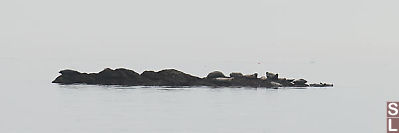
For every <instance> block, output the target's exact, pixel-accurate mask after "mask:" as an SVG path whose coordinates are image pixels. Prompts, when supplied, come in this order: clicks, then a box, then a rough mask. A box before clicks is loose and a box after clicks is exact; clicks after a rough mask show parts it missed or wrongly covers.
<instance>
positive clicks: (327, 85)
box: [309, 83, 334, 87]
mask: <svg viewBox="0 0 399 133" xmlns="http://www.w3.org/2000/svg"><path fill="white" fill-rule="evenodd" d="M309 86H310V87H333V86H334V85H333V84H327V83H319V84H309Z"/></svg>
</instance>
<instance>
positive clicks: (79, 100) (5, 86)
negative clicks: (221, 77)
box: [0, 0, 399, 133]
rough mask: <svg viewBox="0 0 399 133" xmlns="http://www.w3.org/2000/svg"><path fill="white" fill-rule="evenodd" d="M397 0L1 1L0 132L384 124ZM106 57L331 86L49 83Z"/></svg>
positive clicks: (393, 94) (325, 128) (115, 63)
mask: <svg viewBox="0 0 399 133" xmlns="http://www.w3.org/2000/svg"><path fill="white" fill-rule="evenodd" d="M398 4H399V1H398V0H379V1H377V0H374V1H373V0H333V1H320V0H301V1H298V0H278V1H277V0H276V1H271V0H245V1H244V0H201V1H199V0H198V1H187V0H168V1H165V0H145V1H144V0H143V1H128V0H125V1H123V0H112V1H104V0H95V1H94V0H68V1H54V0H34V1H32V0H12V1H11V0H2V1H0V81H1V84H2V85H1V87H0V88H1V89H0V90H1V92H0V106H1V107H0V108H1V109H0V118H1V119H0V131H1V132H7V133H12V132H18V133H20V132H73V133H76V132H82V133H87V132H97V133H98V132H131V131H137V132H161V131H163V132H315V133H316V132H332V133H333V132H334V133H335V132H348V131H350V132H370V133H371V132H381V131H384V129H385V128H386V125H385V124H386V123H385V122H386V119H385V105H386V104H385V102H386V101H388V100H390V101H395V100H396V101H398V100H399V98H398V95H397V94H398V92H399V91H398V89H397V87H396V83H397V75H398V74H399V71H398V69H397V68H398V67H399V63H398V61H397V57H398V55H399V54H398V52H397V51H398V43H399V39H398V36H399V32H398V31H399V25H398V23H399V14H398V13H399V8H398ZM105 67H111V68H118V67H125V68H130V69H133V70H135V71H137V72H139V73H141V72H142V71H144V70H161V69H164V68H176V69H179V70H182V71H184V72H187V73H190V74H193V75H197V76H206V74H207V73H208V72H211V71H213V70H220V71H223V72H225V73H226V74H228V73H229V72H233V71H240V72H244V73H254V72H258V73H259V74H260V75H264V72H266V71H272V72H277V73H280V74H281V75H282V76H283V77H291V78H305V79H307V80H309V81H311V82H320V81H323V82H329V83H334V85H335V87H334V88H329V89H319V88H316V89H307V90H290V89H282V90H277V91H273V90H255V91H254V90H252V89H249V90H246V89H242V90H240V89H239V90H235V89H221V90H213V89H193V90H191V91H176V92H175V91H172V92H165V91H160V90H157V89H156V88H152V89H130V90H123V91H121V90H120V89H114V88H112V87H110V88H109V87H103V86H102V87H100V86H88V87H87V86H58V85H55V84H51V83H50V82H51V81H52V80H53V79H54V78H55V77H56V76H58V75H59V74H58V73H57V72H58V71H59V70H61V69H66V68H69V69H75V70H79V71H83V72H98V71H101V70H102V69H104V68H105ZM326 120H327V121H326ZM154 122H155V123H154ZM190 122H194V123H190ZM177 125H180V126H177Z"/></svg>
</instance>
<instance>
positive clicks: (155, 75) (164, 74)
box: [53, 68, 333, 88]
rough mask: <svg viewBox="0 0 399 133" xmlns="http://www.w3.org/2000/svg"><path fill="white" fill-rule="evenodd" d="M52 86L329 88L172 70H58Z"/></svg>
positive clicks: (275, 78) (275, 77)
mask: <svg viewBox="0 0 399 133" xmlns="http://www.w3.org/2000/svg"><path fill="white" fill-rule="evenodd" d="M60 73H61V75H60V76H58V77H57V78H56V79H55V80H54V81H53V83H58V84H90V85H122V86H175V87H177V86H210V87H264V88H278V87H330V86H333V85H332V84H326V83H320V84H310V85H309V84H307V81H306V80H304V79H298V80H294V79H286V78H278V74H273V73H269V72H267V73H266V77H265V76H262V77H261V78H258V74H257V73H255V74H250V75H244V74H242V73H231V74H230V75H229V76H230V77H227V76H225V75H224V74H223V73H222V72H220V71H214V72H211V73H209V74H208V75H207V76H206V77H205V78H200V77H196V76H193V75H190V74H187V73H184V72H181V71H178V70H175V69H165V70H161V71H158V72H155V71H144V72H143V73H141V74H139V73H137V72H135V71H132V70H128V69H124V68H119V69H115V70H113V69H110V68H106V69H104V70H103V71H101V72H99V73H81V72H78V71H74V70H62V71H60Z"/></svg>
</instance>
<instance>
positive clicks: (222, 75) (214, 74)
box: [206, 71, 226, 79]
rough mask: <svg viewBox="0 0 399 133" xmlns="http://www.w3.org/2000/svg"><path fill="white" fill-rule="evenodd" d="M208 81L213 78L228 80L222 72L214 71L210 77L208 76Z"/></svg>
mask: <svg viewBox="0 0 399 133" xmlns="http://www.w3.org/2000/svg"><path fill="white" fill-rule="evenodd" d="M206 78H207V79H213V78H226V76H224V74H223V73H222V72H220V71H214V72H211V73H209V74H208V76H206Z"/></svg>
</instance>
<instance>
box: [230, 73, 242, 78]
mask: <svg viewBox="0 0 399 133" xmlns="http://www.w3.org/2000/svg"><path fill="white" fill-rule="evenodd" d="M243 76H244V75H243V74H242V73H238V72H233V73H230V77H233V78H240V77H243Z"/></svg>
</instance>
